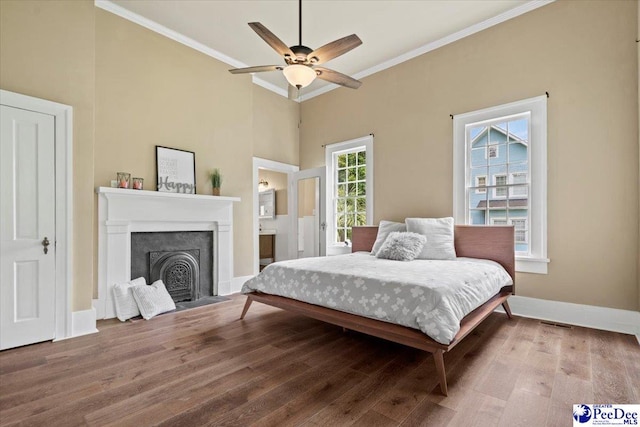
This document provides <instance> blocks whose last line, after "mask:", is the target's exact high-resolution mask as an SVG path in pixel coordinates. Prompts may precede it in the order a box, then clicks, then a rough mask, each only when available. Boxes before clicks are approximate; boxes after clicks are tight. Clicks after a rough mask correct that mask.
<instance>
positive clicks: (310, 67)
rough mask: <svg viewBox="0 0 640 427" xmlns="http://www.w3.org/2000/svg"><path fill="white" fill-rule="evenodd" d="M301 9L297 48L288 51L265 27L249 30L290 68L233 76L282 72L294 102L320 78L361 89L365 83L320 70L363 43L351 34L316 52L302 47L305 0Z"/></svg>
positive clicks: (253, 25) (269, 67)
mask: <svg viewBox="0 0 640 427" xmlns="http://www.w3.org/2000/svg"><path fill="white" fill-rule="evenodd" d="M298 7H299V13H298V19H299V21H298V24H299V26H298V29H299V31H298V35H299V41H298V44H297V45H295V46H291V47H287V45H285V44H284V43H283V42H282V40H280V39H279V38H278V37H276V35H275V34H273V33H272V32H271V31H269V30H268V29H267V27H265V26H264V25H262V24H261V23H259V22H249V26H250V27H251V28H252V29H253V31H255V32H256V33H257V34H258V35H259V36H260V37H262V39H263V40H264V41H266V42H267V44H268V45H269V46H271V47H272V48H273V49H274V50H275V51H276V52H278V54H280V55H282V57H283V59H284V62H285V63H286V64H287V65H260V66H256V67H246V68H234V69H232V70H229V72H230V73H231V74H244V73H261V72H264V71H276V70H281V71H282V72H283V74H284V76H285V78H286V79H287V81H288V82H289V98H290V99H294V98H295V97H296V92H297V91H299V90H300V89H301V88H303V87H306V86H308V85H310V84H311V82H313V81H314V80H315V79H316V77H317V78H319V79H322V80H325V81H328V82H331V83H335V84H337V85H340V86H344V87H348V88H351V89H358V88H359V87H360V85H361V84H362V82H361V81H358V80H356V79H354V78H353V77H349V76H347V75H346V74H342V73H339V72H337V71H334V70H330V69H328V68H325V67H318V65H320V64H323V63H325V62H327V61H329V60H331V59H333V58H336V57H338V56H340V55H343V54H345V53H347V52H349V51H350V50H351V49H354V48H356V47H358V46H360V45H361V44H362V40H360V38H359V37H358V36H357V35H355V34H351V35H350V36H346V37H343V38H341V39H338V40H335V41H332V42H331V43H327V44H325V45H324V46H322V47H319V48H318V49H315V50H313V49H311V48H308V47H307V46H304V45H303V44H302V0H299V2H298ZM296 89H297V91H296Z"/></svg>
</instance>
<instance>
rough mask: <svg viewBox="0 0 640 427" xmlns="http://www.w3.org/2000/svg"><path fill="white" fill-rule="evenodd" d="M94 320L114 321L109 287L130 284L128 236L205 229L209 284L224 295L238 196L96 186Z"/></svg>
mask: <svg viewBox="0 0 640 427" xmlns="http://www.w3.org/2000/svg"><path fill="white" fill-rule="evenodd" d="M96 193H98V300H97V301H94V305H95V308H96V311H97V318H98V319H109V318H112V317H115V315H116V313H115V306H114V304H113V291H112V287H113V285H114V284H115V283H124V282H128V281H129V280H131V233H132V232H156V231H210V232H212V233H213V242H214V243H213V244H214V248H213V265H214V271H213V276H214V277H213V282H214V287H215V289H216V290H217V292H216V293H217V294H219V295H224V294H227V293H230V289H231V280H232V279H233V203H234V202H239V201H240V198H239V197H215V196H205V195H195V194H177V193H163V192H158V191H145V190H125V189H121V188H109V187H99V188H97V189H96Z"/></svg>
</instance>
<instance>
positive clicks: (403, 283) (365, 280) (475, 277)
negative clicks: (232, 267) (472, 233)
mask: <svg viewBox="0 0 640 427" xmlns="http://www.w3.org/2000/svg"><path fill="white" fill-rule="evenodd" d="M512 283H513V282H512V280H511V277H510V276H509V274H507V272H506V271H505V270H504V268H502V266H500V265H499V264H498V263H496V262H493V261H489V260H480V259H473V258H458V259H456V260H453V261H437V260H414V261H409V262H402V261H391V260H386V259H379V258H376V257H373V256H371V255H370V254H369V253H368V252H357V253H352V254H348V255H338V256H331V257H319V258H302V259H296V260H290V261H282V262H277V263H274V264H270V265H269V266H267V267H266V268H265V269H264V270H263V271H262V272H261V273H260V274H259V275H257V276H256V277H254V278H252V279H251V280H249V281H247V282H246V283H245V284H244V286H243V287H242V292H243V293H249V292H253V291H260V292H264V293H267V294H272V295H280V296H284V297H288V298H292V299H296V300H299V301H304V302H308V303H310V304H315V305H320V306H324V307H329V308H333V309H336V310H340V311H344V312H347V313H352V314H358V315H362V316H366V317H371V318H374V319H377V320H383V321H385V322H391V323H396V324H399V325H403V326H408V327H410V328H414V329H419V330H421V331H422V332H424V333H425V334H427V335H428V336H430V337H431V338H433V339H434V340H435V341H437V342H439V343H442V344H449V343H450V342H451V340H452V339H453V338H454V337H455V335H456V333H457V332H458V331H459V329H460V320H461V319H462V318H463V317H464V316H466V315H467V314H469V313H470V312H471V311H473V310H474V309H476V308H477V307H478V306H480V305H482V304H483V303H484V302H485V301H487V300H488V299H489V298H490V297H492V296H493V295H495V294H496V293H497V292H498V291H499V290H500V289H501V288H502V287H503V286H507V285H510V284H512Z"/></svg>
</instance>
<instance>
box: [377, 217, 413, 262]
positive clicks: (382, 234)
mask: <svg viewBox="0 0 640 427" xmlns="http://www.w3.org/2000/svg"><path fill="white" fill-rule="evenodd" d="M394 231H407V226H406V225H405V224H404V223H403V222H393V221H380V224H379V225H378V236H377V237H376V241H375V243H374V244H373V247H372V248H371V255H377V254H378V251H379V250H380V248H381V247H382V245H383V244H384V241H385V240H387V236H388V235H389V233H391V232H394Z"/></svg>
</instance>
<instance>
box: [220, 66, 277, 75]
mask: <svg viewBox="0 0 640 427" xmlns="http://www.w3.org/2000/svg"><path fill="white" fill-rule="evenodd" d="M283 68H284V67H283V66H282V65H258V66H257V67H246V68H234V69H231V70H229V72H230V73H231V74H245V73H262V72H264V71H276V70H282V69H283Z"/></svg>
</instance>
